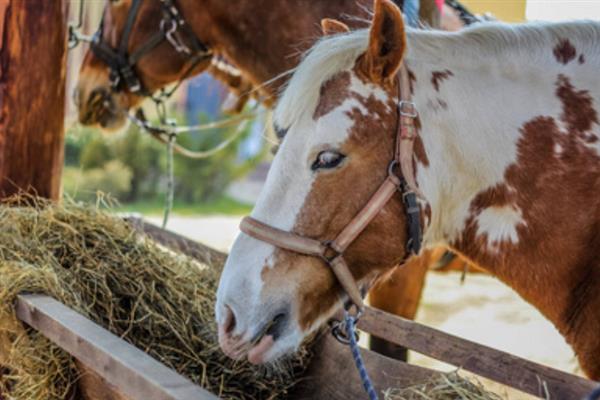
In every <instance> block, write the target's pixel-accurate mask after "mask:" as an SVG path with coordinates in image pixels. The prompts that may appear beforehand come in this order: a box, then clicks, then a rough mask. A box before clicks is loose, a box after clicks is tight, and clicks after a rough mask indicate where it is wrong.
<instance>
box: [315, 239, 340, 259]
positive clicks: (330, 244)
mask: <svg viewBox="0 0 600 400" xmlns="http://www.w3.org/2000/svg"><path fill="white" fill-rule="evenodd" d="M323 247H324V248H325V251H324V252H323V254H321V255H320V257H321V259H322V260H323V261H325V263H326V264H331V262H332V261H333V260H335V259H336V258H337V257H339V256H341V255H342V253H340V252H339V251H338V250H336V249H335V248H334V247H333V241H332V240H326V241H324V242H323ZM327 252H330V253H331V255H330V256H328V255H327Z"/></svg>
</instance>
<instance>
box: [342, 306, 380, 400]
mask: <svg viewBox="0 0 600 400" xmlns="http://www.w3.org/2000/svg"><path fill="white" fill-rule="evenodd" d="M344 322H345V325H346V334H347V335H348V339H349V341H350V350H351V351H352V358H354V364H356V368H357V369H358V373H359V375H360V380H361V381H362V384H363V387H364V388H365V392H367V394H368V395H369V400H379V397H378V396H377V392H375V388H374V387H373V382H371V378H369V373H368V372H367V368H366V367H365V363H364V361H363V359H362V356H361V355H360V348H359V347H358V342H357V340H356V338H357V335H356V327H355V324H356V319H355V317H353V316H352V315H350V313H348V312H347V311H346V313H345V316H344Z"/></svg>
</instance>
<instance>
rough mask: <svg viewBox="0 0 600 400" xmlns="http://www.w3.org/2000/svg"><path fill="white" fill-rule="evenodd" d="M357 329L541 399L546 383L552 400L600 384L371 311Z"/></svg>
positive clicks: (577, 395)
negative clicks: (542, 384)
mask: <svg viewBox="0 0 600 400" xmlns="http://www.w3.org/2000/svg"><path fill="white" fill-rule="evenodd" d="M358 327H359V328H360V329H362V330H364V331H366V332H369V333H372V334H375V335H377V336H378V337H381V338H382V339H385V340H387V341H389V342H392V343H396V344H399V345H401V346H405V347H408V348H409V349H412V350H414V351H416V352H418V353H421V354H424V355H427V356H429V357H432V358H435V359H437V360H440V361H444V362H446V363H449V364H452V365H455V366H457V367H461V368H462V369H464V370H467V371H470V372H473V373H475V374H477V375H480V376H483V377H485V378H488V379H491V380H493V381H496V382H498V383H502V384H504V385H507V386H510V387H513V388H515V389H518V390H521V391H523V392H526V393H529V394H532V395H534V396H539V397H542V396H543V394H544V392H543V390H544V389H543V388H542V386H541V384H540V382H543V383H544V384H545V385H546V387H547V390H548V392H549V393H550V395H551V397H552V398H553V399H578V398H583V397H584V396H586V395H587V394H588V393H590V392H591V391H592V390H593V389H594V388H595V387H596V386H597V385H598V383H596V382H593V381H590V380H587V379H584V378H581V377H578V376H575V375H571V374H568V373H566V372H562V371H559V370H556V369H553V368H550V367H546V366H545V365H541V364H537V363H534V362H532V361H529V360H525V359H523V358H520V357H517V356H514V355H512V354H508V353H505V352H503V351H499V350H496V349H493V348H491V347H487V346H484V345H481V344H478V343H474V342H471V341H469V340H466V339H462V338H459V337H457V336H453V335H450V334H448V333H445V332H442V331H439V330H437V329H434V328H430V327H428V326H425V325H421V324H419V323H417V322H414V321H409V320H406V319H403V318H399V317H396V316H394V315H391V314H388V313H386V312H383V311H380V310H376V309H374V308H368V309H367V310H366V312H365V314H364V315H363V317H362V318H361V320H360V322H359V325H358Z"/></svg>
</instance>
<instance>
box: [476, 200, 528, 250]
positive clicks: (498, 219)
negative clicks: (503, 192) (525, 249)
mask: <svg viewBox="0 0 600 400" xmlns="http://www.w3.org/2000/svg"><path fill="white" fill-rule="evenodd" d="M476 222H477V235H478V236H479V235H486V236H487V242H488V247H489V248H490V250H499V246H500V244H501V243H512V244H517V243H519V234H518V232H517V227H518V226H519V225H523V226H524V225H526V223H525V221H524V220H523V215H522V213H521V210H519V209H516V208H515V207H513V206H510V205H507V206H503V207H489V208H486V209H485V210H483V211H482V212H481V213H480V214H479V215H478V216H477V219H476Z"/></svg>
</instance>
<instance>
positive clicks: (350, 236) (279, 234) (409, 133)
mask: <svg viewBox="0 0 600 400" xmlns="http://www.w3.org/2000/svg"><path fill="white" fill-rule="evenodd" d="M398 91H399V100H400V101H399V103H398V127H397V132H396V149H395V152H394V159H393V160H392V162H391V163H390V165H389V167H388V176H387V178H386V179H385V180H384V181H383V183H382V184H381V185H380V186H379V188H378V189H377V191H376V192H375V193H374V194H373V195H372V196H371V198H370V199H369V201H368V202H367V204H365V206H364V207H363V208H362V209H361V210H360V211H359V213H358V214H356V216H355V217H354V218H352V220H351V221H350V222H349V223H348V225H346V227H345V228H344V229H342V231H341V232H340V233H339V234H338V235H337V237H336V238H335V239H334V240H331V241H324V242H323V241H319V240H316V239H312V238H308V237H306V236H302V235H298V234H295V233H292V232H287V231H284V230H282V229H278V228H274V227H272V226H270V225H267V224H265V223H263V222H260V221H258V220H256V219H254V218H252V217H245V218H244V219H243V220H242V222H241V224H240V230H241V231H242V232H243V233H245V234H246V235H248V236H251V237H253V238H255V239H258V240H260V241H262V242H265V243H269V244H272V245H273V246H276V247H279V248H282V249H285V250H289V251H293V252H296V253H299V254H303V255H307V256H314V257H319V258H321V259H322V260H323V261H324V262H325V263H326V264H327V265H328V266H329V267H330V268H331V271H332V272H333V274H334V275H335V277H336V279H337V280H338V282H339V284H340V286H341V287H342V289H343V290H344V291H345V292H346V295H347V296H348V298H349V300H350V302H351V303H352V304H353V305H355V306H356V308H357V313H360V312H362V310H363V309H364V303H363V300H362V296H361V293H360V290H359V288H358V284H357V283H356V280H355V279H354V277H353V276H352V273H351V272H350V269H349V268H348V264H347V263H346V260H345V259H344V253H345V251H346V250H347V249H348V246H350V244H351V243H352V242H354V240H356V238H357V237H358V236H359V235H360V234H361V233H362V232H363V231H364V230H365V228H366V227H367V226H368V225H369V224H370V223H371V221H372V220H373V219H374V218H375V217H376V216H377V214H379V212H380V211H381V210H382V209H383V208H384V207H385V205H386V204H387V203H388V201H390V199H391V198H392V197H393V196H394V194H396V193H397V192H398V191H400V192H401V193H402V197H403V200H404V205H405V212H406V215H407V224H408V236H409V239H408V243H407V249H408V253H418V251H419V248H420V241H421V226H420V209H419V207H418V205H417V203H416V194H415V192H416V193H418V192H417V190H418V188H417V186H416V180H415V177H414V168H413V165H412V161H413V144H414V140H415V137H416V127H415V125H414V119H415V118H416V117H417V112H416V109H415V106H414V104H413V103H412V102H411V101H410V99H411V92H410V82H409V77H408V71H407V69H406V67H405V66H404V65H402V66H401V68H400V73H399V82H398ZM398 166H399V167H400V170H401V172H402V176H401V177H399V176H398V175H396V168H397V167H398Z"/></svg>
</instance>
